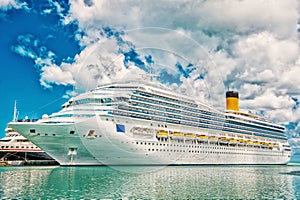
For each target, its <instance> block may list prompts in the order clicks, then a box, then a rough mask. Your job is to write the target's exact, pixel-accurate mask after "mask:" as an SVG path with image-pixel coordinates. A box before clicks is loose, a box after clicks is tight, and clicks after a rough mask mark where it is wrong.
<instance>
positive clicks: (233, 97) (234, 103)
mask: <svg viewBox="0 0 300 200" xmlns="http://www.w3.org/2000/svg"><path fill="white" fill-rule="evenodd" d="M226 110H233V111H239V93H238V92H234V91H227V92H226Z"/></svg>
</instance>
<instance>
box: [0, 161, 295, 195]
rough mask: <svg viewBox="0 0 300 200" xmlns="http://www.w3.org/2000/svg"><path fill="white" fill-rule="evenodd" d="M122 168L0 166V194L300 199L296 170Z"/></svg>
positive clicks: (285, 168) (256, 168) (280, 168)
mask: <svg viewBox="0 0 300 200" xmlns="http://www.w3.org/2000/svg"><path fill="white" fill-rule="evenodd" d="M124 168H125V167H114V168H110V167H55V168H53V167H52V168H49V167H48V168H47V167H44V168H37V167H31V168H26V167H25V168H24V167H22V168H0V177H1V180H0V187H1V189H0V195H1V196H2V198H4V199H5V198H7V199H16V198H21V199H24V198H33V199H35V198H48V199H62V198H64V199H103V198H105V199H212V198H215V199H297V198H300V194H299V192H297V188H299V187H300V177H299V176H298V175H293V174H288V173H289V172H292V171H297V170H298V169H299V168H295V167H289V166H201V167H199V166H197V167H166V168H159V167H158V168H153V167H152V169H151V170H149V169H148V167H126V170H124ZM155 169H157V170H155ZM125 171H126V172H125ZM128 171H132V172H135V173H129V172H128ZM149 171H151V172H149ZM136 172H138V173H136Z"/></svg>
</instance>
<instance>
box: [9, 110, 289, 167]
mask: <svg viewBox="0 0 300 200" xmlns="http://www.w3.org/2000/svg"><path fill="white" fill-rule="evenodd" d="M118 124H122V127H124V130H118V128H116V126H117V125H118ZM137 124H138V125H137ZM9 126H10V127H12V128H13V129H15V130H16V131H17V132H19V133H20V134H22V135H23V136H25V137H26V138H28V139H29V140H30V141H32V142H33V143H34V144H37V145H38V146H39V147H40V148H41V149H42V150H44V151H45V152H47V153H48V154H49V155H50V156H51V157H52V158H54V159H55V160H56V161H57V162H59V164H60V165H206V164H215V165H222V164H226V165H231V164H246V165H257V164H262V165H264V164H286V163H287V162H288V161H289V160H290V152H286V151H284V150H283V149H282V148H277V149H276V148H261V147H259V146H255V145H246V144H234V145H230V144H223V145H220V144H219V143H218V142H209V141H207V142H200V141H199V140H197V139H190V138H182V140H178V139H171V138H170V136H166V137H165V138H163V139H158V137H157V130H159V128H158V127H157V124H152V123H150V122H149V121H145V120H138V119H137V120H130V121H129V120H128V119H125V118H124V119H122V118H113V117H111V118H110V117H99V116H97V117H91V118H89V119H87V120H85V121H82V122H77V123H64V124H63V123H57V124H53V123H49V124H47V123H39V122H12V123H10V124H9ZM134 127H138V128H140V130H141V131H140V132H137V133H135V132H133V131H132V130H133V128H134ZM164 129H165V130H180V129H182V130H185V131H186V130H188V127H184V126H180V125H169V126H168V128H165V127H164ZM190 129H191V130H190V132H193V133H197V129H192V128H190ZM142 130H148V133H143V132H142ZM149 130H150V132H149ZM198 131H201V130H198Z"/></svg>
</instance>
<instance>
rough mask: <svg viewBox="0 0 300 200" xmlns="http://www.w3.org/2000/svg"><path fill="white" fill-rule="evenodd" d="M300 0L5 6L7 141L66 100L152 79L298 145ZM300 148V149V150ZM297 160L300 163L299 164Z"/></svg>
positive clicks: (28, 0) (11, 1)
mask: <svg viewBox="0 0 300 200" xmlns="http://www.w3.org/2000/svg"><path fill="white" fill-rule="evenodd" d="M299 14H300V9H299V1H297V0H284V1H277V0H210V1H207V0H196V1H195V0H174V1H169V0H152V1H149V0H141V1H134V0H121V1H119V0H97V1H96V0H72V1H55V0H40V1H34V0H1V1H0V27H1V28H0V52H1V53H0V61H1V74H0V75H1V79H0V91H1V92H0V99H1V102H2V107H1V110H2V111H1V112H0V119H1V121H0V129H1V130H3V131H0V133H1V134H0V137H1V136H4V129H5V127H6V125H7V123H8V122H9V121H11V120H12V118H13V108H14V102H15V101H16V102H17V108H18V118H19V119H24V118H25V117H26V116H28V117H29V118H40V117H41V116H42V115H43V114H51V113H52V112H56V111H58V110H59V109H60V108H61V105H62V104H63V103H64V102H65V101H67V100H68V98H70V97H72V96H74V95H77V94H79V93H82V92H84V91H87V90H89V89H92V88H94V87H96V86H97V85H99V84H103V83H108V82H112V81H118V80H124V79H125V80H128V79H143V78H144V77H145V76H144V75H142V74H146V73H148V74H154V75H156V76H155V77H156V79H157V81H159V82H161V83H163V84H165V85H167V86H168V87H170V88H172V89H173V90H174V91H178V92H181V93H184V94H187V95H188V96H190V97H191V98H193V99H196V100H199V101H203V102H205V103H208V104H210V105H212V106H214V107H216V108H218V109H220V110H224V109H225V92H226V90H228V89H230V90H236V91H238V92H239V96H240V109H241V110H242V111H244V112H248V113H254V114H257V115H260V116H264V117H266V118H267V119H269V120H271V121H273V122H276V123H280V124H282V125H285V126H286V128H287V130H288V131H287V136H288V138H289V142H290V144H291V145H292V146H293V147H294V150H295V152H297V150H298V148H299V147H300V143H299V142H300V141H299V139H298V138H299V130H300V123H299V119H300V108H299V105H300V78H299V74H300V54H299V51H300V49H299V22H300V17H299ZM299 149H300V148H299ZM299 158H300V157H299Z"/></svg>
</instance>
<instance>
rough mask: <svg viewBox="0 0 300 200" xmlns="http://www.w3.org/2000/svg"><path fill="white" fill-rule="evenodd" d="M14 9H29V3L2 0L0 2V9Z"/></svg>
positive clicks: (16, 0)
mask: <svg viewBox="0 0 300 200" xmlns="http://www.w3.org/2000/svg"><path fill="white" fill-rule="evenodd" d="M12 8H16V9H20V8H27V3H24V2H23V3H22V2H19V1H18V0H1V1H0V9H2V10H9V9H12Z"/></svg>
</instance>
